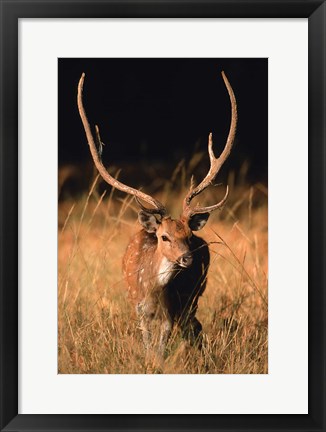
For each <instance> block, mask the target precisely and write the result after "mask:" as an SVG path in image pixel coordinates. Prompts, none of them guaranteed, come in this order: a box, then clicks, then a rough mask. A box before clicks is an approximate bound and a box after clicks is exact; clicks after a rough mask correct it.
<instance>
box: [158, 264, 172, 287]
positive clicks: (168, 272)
mask: <svg viewBox="0 0 326 432" xmlns="http://www.w3.org/2000/svg"><path fill="white" fill-rule="evenodd" d="M172 269H173V262H171V261H169V260H168V259H167V258H165V257H163V259H162V261H161V264H160V268H159V270H158V275H157V281H158V283H159V284H160V285H161V286H164V285H166V284H167V283H168V282H169V280H170V279H171V276H172V274H173V272H172Z"/></svg>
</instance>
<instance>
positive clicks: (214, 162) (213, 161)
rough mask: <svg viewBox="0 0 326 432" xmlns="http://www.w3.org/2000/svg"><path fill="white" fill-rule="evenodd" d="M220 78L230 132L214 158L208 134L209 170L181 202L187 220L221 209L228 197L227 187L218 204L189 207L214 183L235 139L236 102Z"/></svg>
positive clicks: (225, 79)
mask: <svg viewBox="0 0 326 432" xmlns="http://www.w3.org/2000/svg"><path fill="white" fill-rule="evenodd" d="M222 78H223V80H224V83H225V86H226V88H227V91H228V93H229V97H230V101H231V124H230V130H229V134H228V137H227V140H226V144H225V147H224V149H223V151H222V153H221V155H220V156H219V157H218V158H216V157H215V155H214V151H213V135H212V133H210V134H209V136H208V154H209V160H210V168H209V171H208V173H207V175H206V177H205V178H204V179H203V181H202V182H201V183H199V185H198V186H196V187H193V185H191V186H190V189H189V192H188V194H187V195H186V197H185V199H184V202H183V215H184V216H185V217H187V218H189V217H190V216H191V215H193V214H196V213H210V212H212V211H214V210H216V209H218V208H221V207H222V206H223V205H224V204H225V202H226V200H227V197H228V191H229V189H228V187H227V189H226V194H225V196H224V198H223V199H222V200H221V201H220V202H218V203H217V204H215V205H212V206H209V207H199V206H196V207H195V208H191V207H190V202H191V200H192V199H193V198H194V197H195V196H197V195H198V194H200V193H201V192H202V191H203V190H205V189H206V188H207V187H208V186H209V185H211V184H212V182H213V181H214V179H215V177H216V175H217V174H218V172H219V170H220V169H221V167H222V165H223V164H224V162H225V161H226V159H227V158H228V156H229V154H230V152H231V149H232V146H233V142H234V137H235V132H236V128H237V119H238V114H237V102H236V99H235V96H234V93H233V89H232V87H231V84H230V83H229V81H228V79H227V77H226V75H225V73H224V72H223V71H222Z"/></svg>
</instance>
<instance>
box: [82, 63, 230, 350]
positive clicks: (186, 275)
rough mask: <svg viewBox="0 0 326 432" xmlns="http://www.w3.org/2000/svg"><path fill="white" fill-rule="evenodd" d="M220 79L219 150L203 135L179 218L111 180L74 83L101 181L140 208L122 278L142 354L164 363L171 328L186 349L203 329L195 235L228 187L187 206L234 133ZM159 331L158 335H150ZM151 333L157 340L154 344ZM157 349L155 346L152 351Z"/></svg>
mask: <svg viewBox="0 0 326 432" xmlns="http://www.w3.org/2000/svg"><path fill="white" fill-rule="evenodd" d="M222 78H223V81H224V84H225V86H226V89H227V91H228V95H229V99H230V103H231V122H230V127H229V133H228V137H227V140H226V143H225V146H224V149H223V151H222V152H221V154H220V156H219V157H216V156H215V154H214V151H213V136H212V133H209V135H208V155H209V160H210V168H209V170H208V173H207V175H206V177H205V178H204V179H203V180H202V181H201V182H200V183H199V184H198V185H197V186H195V184H194V181H193V177H192V178H191V184H190V188H189V190H188V191H187V194H186V196H185V198H184V200H183V207H182V214H181V215H180V218H179V219H173V218H171V217H170V216H169V214H168V212H167V209H166V207H165V206H164V205H163V204H162V203H161V202H160V201H158V200H157V199H156V198H153V197H152V196H150V195H148V194H146V193H144V192H143V191H141V190H140V189H135V188H133V187H131V186H127V185H126V184H124V183H122V182H120V181H119V180H118V179H116V178H114V177H112V176H111V175H110V174H109V172H108V170H107V169H106V168H105V167H104V165H103V162H102V158H101V156H102V144H103V143H102V141H101V137H100V132H99V127H98V126H97V125H95V138H94V136H93V133H92V131H91V127H90V124H89V122H88V119H87V116H86V113H85V109H84V106H83V86H84V79H85V74H84V73H83V74H82V76H81V78H80V80H79V84H78V94H77V104H78V109H79V114H80V117H81V120H82V124H83V126H84V129H85V133H86V138H87V142H88V145H89V148H90V153H91V156H92V158H93V162H94V164H95V166H96V168H97V170H98V172H99V173H100V175H101V177H102V178H103V180H104V181H105V182H107V183H108V184H109V185H110V186H112V187H114V188H116V189H118V190H120V191H122V192H125V193H126V194H129V195H132V196H134V198H135V200H136V202H137V205H138V206H139V213H138V221H139V223H140V225H141V229H140V231H138V232H137V233H136V234H135V235H134V237H133V238H132V239H131V240H130V242H129V244H128V246H127V249H126V252H125V255H124V258H123V264H122V269H123V274H124V277H125V280H126V284H127V286H128V294H129V298H130V300H131V301H132V303H133V305H134V307H135V309H136V313H137V316H138V319H139V324H140V329H141V332H142V339H143V343H144V345H145V348H146V350H148V349H149V348H151V347H153V344H155V350H156V351H157V353H158V354H159V355H160V356H161V357H163V358H164V355H165V353H166V347H167V343H168V340H169V338H170V335H171V332H172V329H173V328H174V326H175V325H176V326H178V328H179V329H180V330H181V334H182V336H183V338H184V339H185V340H187V341H188V342H189V343H190V344H191V346H196V347H198V348H199V349H200V348H201V347H202V340H203V334H202V333H203V332H202V324H201V323H200V322H199V320H198V319H197V318H196V313H197V309H198V300H199V298H200V296H201V295H202V294H203V293H204V291H205V288H206V282H207V272H208V268H209V264H210V253H209V245H208V243H207V242H206V241H205V240H204V239H202V238H201V237H198V236H197V235H195V234H194V232H196V231H199V230H200V229H202V228H203V227H204V226H205V224H206V222H207V220H208V218H209V216H210V214H211V213H212V212H214V211H215V210H218V209H222V208H223V206H224V205H225V203H226V201H227V198H228V195H229V188H228V185H227V186H226V192H225V195H224V197H223V198H222V200H220V201H219V202H217V203H216V204H213V205H210V206H206V207H201V206H200V205H199V204H197V205H196V206H191V205H190V204H191V201H192V200H193V198H195V197H196V196H198V195H199V194H200V193H201V192H203V191H204V190H205V189H207V188H208V187H209V186H210V185H212V184H213V181H214V180H215V178H216V176H217V174H218V172H219V171H220V169H221V167H222V166H223V164H224V162H225V161H226V159H227V158H228V157H229V155H230V152H231V149H232V147H233V143H234V139H235V134H236V128H237V103H236V98H235V95H234V92H233V89H232V87H231V84H230V83H229V81H228V79H227V77H226V75H225V73H224V72H223V71H222ZM154 329H158V332H156V333H155V332H154ZM154 333H155V334H156V335H157V340H155V341H154ZM157 345H158V346H157Z"/></svg>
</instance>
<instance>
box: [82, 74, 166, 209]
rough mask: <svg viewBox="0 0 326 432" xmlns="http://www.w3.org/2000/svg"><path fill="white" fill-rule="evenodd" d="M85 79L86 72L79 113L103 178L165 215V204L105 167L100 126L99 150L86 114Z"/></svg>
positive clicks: (96, 164)
mask: <svg viewBox="0 0 326 432" xmlns="http://www.w3.org/2000/svg"><path fill="white" fill-rule="evenodd" d="M84 79H85V74H84V73H83V74H82V76H81V77H80V80H79V83H78V94H77V104H78V110H79V114H80V117H81V120H82V123H83V126H84V129H85V133H86V137H87V141H88V145H89V148H90V151H91V155H92V158H93V161H94V164H95V166H96V168H97V169H98V171H99V173H100V175H101V176H102V178H103V180H105V181H106V182H107V183H108V184H109V185H111V186H113V187H115V188H116V189H119V190H120V191H122V192H125V193H128V194H130V195H134V196H135V198H136V201H137V203H138V204H140V202H139V200H142V201H145V202H147V203H148V204H150V205H151V206H153V207H154V208H153V209H147V208H146V207H144V206H143V205H142V204H140V206H141V208H142V209H143V210H146V211H149V212H151V213H157V214H160V215H162V216H163V215H164V214H166V209H165V207H164V206H163V204H161V203H160V202H159V201H158V200H156V199H155V198H153V197H151V196H150V195H147V194H145V193H144V192H141V191H140V190H138V189H134V188H132V187H130V186H127V185H125V184H123V183H121V182H120V181H119V180H117V179H115V178H114V177H112V176H111V175H110V174H109V173H108V171H107V170H106V168H105V167H104V165H103V163H102V160H101V153H102V142H101V138H100V133H99V128H98V126H96V127H95V129H96V140H97V142H98V144H99V147H100V149H99V150H97V147H96V144H95V141H94V138H93V134H92V131H91V128H90V125H89V122H88V119H87V116H86V112H85V109H84V105H83V86H84Z"/></svg>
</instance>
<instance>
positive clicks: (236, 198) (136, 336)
mask: <svg viewBox="0 0 326 432" xmlns="http://www.w3.org/2000/svg"><path fill="white" fill-rule="evenodd" d="M182 170H183V167H182V165H181V166H179V167H178V168H177V171H176V172H175V176H174V177H177V176H179V177H180V176H181V177H182V176H183V177H185V175H184V173H183V172H182ZM229 180H230V181H229V184H230V183H231V192H230V199H229V200H228V203H227V205H226V206H225V208H224V209H223V210H222V211H221V212H216V213H215V214H213V215H212V216H211V218H210V220H209V221H208V223H207V225H206V227H205V228H204V229H203V230H202V231H200V232H199V233H198V235H200V236H202V237H203V238H204V239H205V240H206V241H207V242H208V243H209V248H210V253H211V265H210V269H209V272H208V278H207V288H206V291H205V293H204V295H203V296H202V297H201V298H200V300H199V308H198V313H197V316H198V319H199V320H200V321H201V323H202V325H203V330H204V343H203V348H202V350H201V351H199V350H197V349H196V348H192V347H190V346H188V344H187V343H186V342H184V341H183V340H182V338H181V336H180V334H179V332H178V330H177V329H175V330H174V332H173V334H172V337H171V339H170V341H169V344H168V347H167V354H166V359H165V362H164V365H163V366H162V367H161V368H160V370H158V369H157V368H156V366H155V363H154V362H152V361H151V360H150V359H149V358H146V355H145V351H144V347H143V343H142V339H141V332H140V330H139V328H138V322H137V319H136V315H135V313H134V310H133V307H132V306H131V305H130V304H129V302H128V299H127V290H126V284H125V282H124V280H123V276H122V265H121V263H122V257H123V254H124V252H125V249H126V246H127V244H128V241H129V240H130V237H131V236H132V235H133V234H134V233H135V232H136V231H137V230H138V229H139V225H138V222H137V206H136V204H135V202H134V201H133V200H132V198H131V197H129V196H128V197H124V198H118V194H117V193H116V192H113V191H112V189H111V188H109V187H108V190H107V192H106V191H104V192H103V193H102V194H101V195H100V194H99V193H98V192H97V182H96V181H95V182H94V183H93V185H92V186H91V188H90V192H89V193H88V194H86V195H85V196H83V197H82V198H80V199H78V200H72V199H70V200H66V201H63V202H62V203H60V204H59V228H58V237H59V239H58V240H59V252H58V264H59V275H58V276H59V277H58V281H59V282H58V327H59V328H58V344H59V346H58V350H59V356H58V359H59V364H58V370H59V373H153V372H154V373H155V372H163V373H195V374H202V373H205V374H206V373H214V374H216V373H221V374H222V373H224V374H225V373H226V374H231V373H232V374H233V373H239V374H247V373H253V374H262V373H267V372H268V342H267V341H268V334H267V333H268V309H267V307H268V306H267V305H268V294H267V277H268V267H267V266H268V244H267V241H268V236H267V234H268V232H267V227H268V219H267V191H266V188H265V187H264V186H263V185H261V184H258V185H251V186H246V185H244V184H242V185H241V186H238V187H235V186H234V185H233V184H232V179H229ZM173 181H174V179H173V177H172V179H171V180H170V182H166V184H165V185H164V187H163V188H162V192H161V196H160V197H158V198H161V200H162V201H164V202H167V203H168V208H169V209H170V210H171V208H173V209H174V211H173V212H171V213H172V215H173V216H178V212H180V209H181V203H182V198H183V196H184V194H185V190H180V191H173ZM184 183H185V181H184V182H183V184H184ZM184 186H185V184H184ZM181 189H184V187H183V188H181ZM223 192H224V189H223V188H221V192H220V194H221V195H222V194H223ZM216 193H217V192H216V190H215V189H213V192H210V193H209V194H206V195H205V198H204V199H207V200H209V202H210V203H212V202H214V200H215V201H216V200H217V199H218V198H219V196H216ZM119 196H121V195H119ZM202 203H204V202H202Z"/></svg>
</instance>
